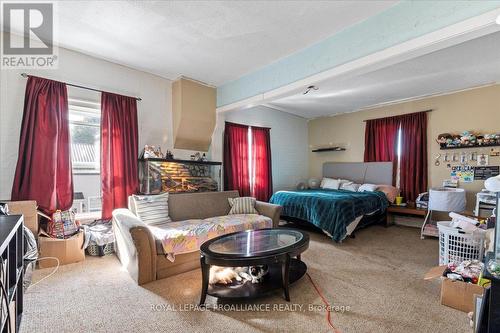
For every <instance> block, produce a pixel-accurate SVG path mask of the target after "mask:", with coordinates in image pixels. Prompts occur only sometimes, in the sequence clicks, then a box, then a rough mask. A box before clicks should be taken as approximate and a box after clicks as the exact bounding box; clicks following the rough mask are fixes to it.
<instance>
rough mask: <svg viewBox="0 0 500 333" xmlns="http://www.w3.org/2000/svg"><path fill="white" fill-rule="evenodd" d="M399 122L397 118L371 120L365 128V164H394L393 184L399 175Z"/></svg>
mask: <svg viewBox="0 0 500 333" xmlns="http://www.w3.org/2000/svg"><path fill="white" fill-rule="evenodd" d="M398 129H399V121H398V120H397V118H396V117H387V118H380V119H371V120H367V121H366V128H365V157H364V161H365V162H392V163H393V168H392V170H393V175H392V182H393V184H395V182H396V173H397V167H398V166H397V163H398V160H397V156H396V153H397V152H396V151H397V137H398Z"/></svg>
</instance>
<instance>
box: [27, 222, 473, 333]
mask: <svg viewBox="0 0 500 333" xmlns="http://www.w3.org/2000/svg"><path fill="white" fill-rule="evenodd" d="M437 251H438V250H437V240H436V239H426V240H420V238H419V230H417V229H415V228H408V227H398V226H393V227H390V228H387V229H386V228H383V227H379V226H374V227H370V228H367V229H364V230H361V231H359V232H358V233H357V237H356V238H355V239H349V240H347V241H345V242H344V243H343V244H334V243H332V242H331V241H330V240H329V239H327V238H326V237H325V236H323V235H321V234H317V233H311V244H310V248H309V250H307V251H306V252H305V253H304V255H303V260H304V261H305V262H306V263H307V265H308V267H309V270H308V271H309V273H310V274H311V276H312V277H313V279H314V280H315V281H316V282H317V284H318V285H319V286H320V288H321V289H322V290H323V292H324V295H325V296H326V298H327V299H328V300H330V302H331V303H332V304H333V305H336V306H339V307H342V306H343V307H347V306H348V307H349V308H348V311H344V312H343V313H342V312H341V311H337V312H332V319H333V322H334V324H335V325H336V326H337V327H338V328H339V330H340V331H341V332H370V333H374V332H469V328H468V320H467V317H466V314H465V313H463V312H460V311H456V310H453V309H451V308H448V307H445V306H442V305H440V304H439V283H438V281H434V282H428V281H423V280H422V276H423V274H424V273H425V272H426V271H427V270H428V269H429V268H430V267H432V266H433V265H435V264H436V261H437V253H438V252H437ZM50 270H51V269H45V270H38V271H36V272H35V274H34V281H37V280H38V279H40V278H41V277H43V276H45V275H46V274H48V273H49V272H50ZM291 288H292V289H291V299H292V302H291V303H287V302H285V301H284V300H283V298H282V296H281V293H276V295H271V296H269V297H266V298H262V299H259V300H257V301H254V302H252V303H249V304H256V305H259V304H269V306H270V307H271V308H272V307H273V306H285V305H287V304H289V305H291V306H295V307H296V309H292V308H288V309H284V310H283V311H268V312H266V311H265V310H266V308H265V306H261V307H260V308H259V309H261V310H262V311H244V312H240V311H216V310H210V311H192V310H189V306H193V305H195V304H197V302H198V300H199V292H200V273H199V271H192V272H188V273H185V274H182V275H179V276H176V277H172V278H168V279H163V280H160V281H155V282H153V283H150V284H148V285H146V286H145V287H139V286H137V285H135V284H134V282H133V281H132V279H130V277H129V276H128V274H127V272H126V271H124V270H122V268H121V266H120V263H119V261H118V260H117V258H116V257H114V256H108V257H104V258H95V257H87V260H86V261H85V262H82V263H78V264H72V265H66V266H62V267H61V268H60V269H59V271H58V272H57V273H56V274H55V275H53V276H52V277H50V278H49V279H46V280H45V281H42V283H40V284H38V285H36V286H34V287H32V288H30V289H28V291H27V293H26V296H25V307H24V316H23V321H22V325H21V331H22V332H25V333H28V332H54V331H57V332H165V331H167V332H169V331H172V332H238V333H240V332H256V331H261V332H315V333H316V332H328V331H330V330H329V328H328V326H327V323H326V321H325V314H326V313H325V312H324V310H322V309H312V310H311V309H310V308H309V307H310V305H321V304H322V303H321V300H320V298H319V297H318V295H317V294H316V292H315V290H314V289H313V287H312V286H311V284H310V282H309V281H308V279H307V278H306V277H304V278H303V279H301V280H300V281H298V282H297V283H296V284H294V285H292V287H291ZM208 302H209V303H210V304H217V303H216V300H215V299H214V298H212V297H208ZM299 306H302V311H301V310H300V308H299ZM240 309H241V306H240ZM338 310H341V308H339V309H338Z"/></svg>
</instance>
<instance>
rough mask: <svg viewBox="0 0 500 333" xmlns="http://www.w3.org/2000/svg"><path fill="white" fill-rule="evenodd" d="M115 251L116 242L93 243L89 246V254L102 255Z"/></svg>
mask: <svg viewBox="0 0 500 333" xmlns="http://www.w3.org/2000/svg"><path fill="white" fill-rule="evenodd" d="M114 252H115V243H108V244H106V245H101V246H99V245H96V244H91V245H89V246H88V247H87V254H88V255H90V256H94V257H102V256H105V255H110V254H113V253H114Z"/></svg>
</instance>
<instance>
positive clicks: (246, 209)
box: [227, 197, 259, 215]
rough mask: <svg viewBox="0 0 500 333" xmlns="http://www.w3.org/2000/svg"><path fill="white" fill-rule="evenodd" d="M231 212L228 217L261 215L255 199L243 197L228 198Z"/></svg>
mask: <svg viewBox="0 0 500 333" xmlns="http://www.w3.org/2000/svg"><path fill="white" fill-rule="evenodd" d="M227 200H229V205H230V206H231V210H230V211H229V214H228V215H234V214H259V212H258V211H257V210H256V209H255V201H256V200H255V198H252V197H242V198H227Z"/></svg>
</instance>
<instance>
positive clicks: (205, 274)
mask: <svg viewBox="0 0 500 333" xmlns="http://www.w3.org/2000/svg"><path fill="white" fill-rule="evenodd" d="M200 264H201V281H202V282H201V297H200V306H202V305H204V304H205V299H206V298H207V290H208V279H209V274H210V265H207V264H206V263H205V257H204V256H201V257H200Z"/></svg>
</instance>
